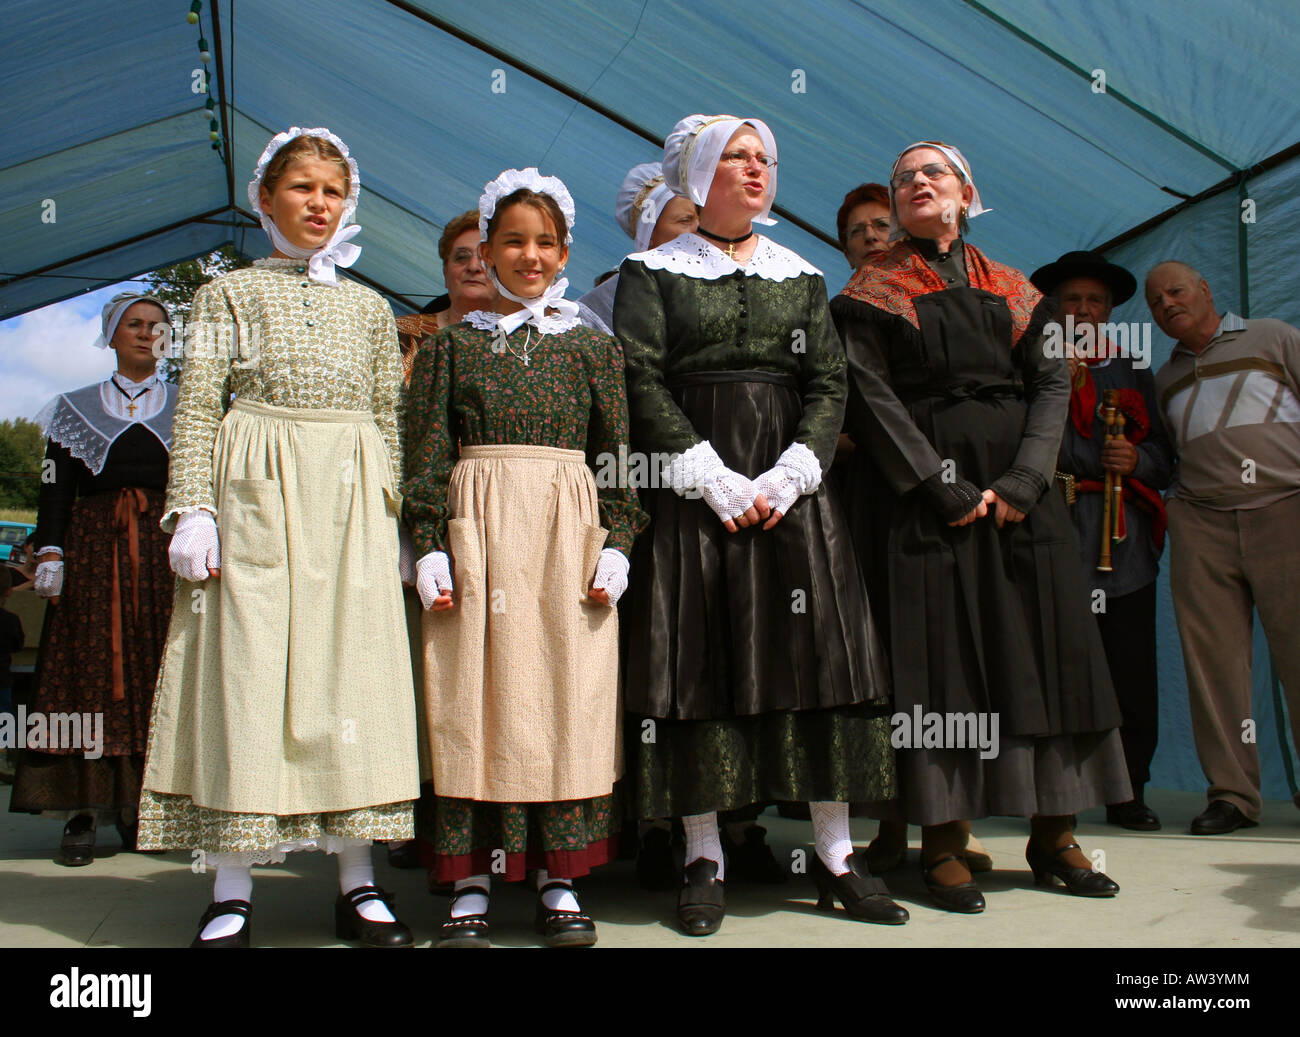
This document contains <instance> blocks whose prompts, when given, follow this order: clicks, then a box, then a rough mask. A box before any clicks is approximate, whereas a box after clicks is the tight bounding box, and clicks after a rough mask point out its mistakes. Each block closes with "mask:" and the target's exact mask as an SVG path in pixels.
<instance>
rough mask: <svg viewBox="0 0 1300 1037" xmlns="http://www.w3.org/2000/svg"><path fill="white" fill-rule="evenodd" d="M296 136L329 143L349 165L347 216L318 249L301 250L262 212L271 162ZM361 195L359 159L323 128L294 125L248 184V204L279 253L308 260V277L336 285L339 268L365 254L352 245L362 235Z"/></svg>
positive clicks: (277, 141) (278, 138)
mask: <svg viewBox="0 0 1300 1037" xmlns="http://www.w3.org/2000/svg"><path fill="white" fill-rule="evenodd" d="M295 137H320V138H321V139H322V140H327V141H329V142H330V143H331V144H333V145H334V146H335V147H336V148H338V149H339V154H341V155H342V156H343V160H344V161H345V162H346V163H347V166H348V174H349V176H348V180H349V183H348V196H347V198H345V199H344V201H343V215H342V216H341V217H340V218H339V225H338V229H337V230H335V232H334V236H333V237H332V238H330V240H329V241H328V242H326V243H325V244H324V245H323V246H321V247H320V248H317V249H305V248H299V247H298V246H297V245H294V244H293V243H292V242H290V241H289V240H288V239H287V238H286V237H285V236H284V235H283V234H282V233H281V232H280V229H279V228H278V227H277V226H276V225H275V222H274V221H273V220H272V219H271V217H270V216H268V215H267V214H266V213H264V212H263V211H262V201H261V197H262V180H263V179H264V178H265V177H266V169H267V167H268V166H269V165H270V164H271V159H273V158H275V155H276V152H278V151H279V150H280V149H281V148H282V147H284V146H285V145H286V144H288V143H289V141H291V140H293V139H294V138H295ZM360 196H361V173H360V171H359V170H358V169H357V162H356V159H354V158H353V157H352V155H351V154H350V153H349V152H348V146H347V145H346V144H344V143H343V141H342V140H340V139H339V138H338V137H336V136H335V135H334V134H332V133H331V132H330V131H329V130H327V129H325V128H324V127H323V126H318V127H315V128H313V129H302V128H301V127H299V126H292V127H290V128H289V130H288V131H286V132H284V133H277V134H276V135H275V136H274V137H272V138H271V142H270V143H269V144H267V146H266V149H265V150H264V151H263V152H262V157H261V158H259V159H258V160H257V168H255V169H254V170H253V179H252V180H250V181H249V182H248V204H249V206H250V207H251V209H252V211H253V212H255V213H257V214H258V216H259V217H260V218H261V221H262V229H263V230H264V231H266V233H267V236H268V237H269V238H270V239H271V243H272V244H273V245H274V246H275V248H276V250H277V251H279V252H283V253H284V254H285V255H286V256H291V257H292V258H294V259H305V260H308V275H307V276H308V277H309V278H311V280H313V281H319V282H320V283H322V284H328V285H332V286H337V285H338V279H337V278H336V277H335V274H334V268H335V266H341V267H349V266H351V265H352V264H353V263H355V262H356V261H357V257H358V256H360V255H361V246H360V245H353V244H352V243H351V239H352V238H354V237H356V236H357V235H358V234H360V233H361V227H360V225H358V224H355V223H352V218H353V216H354V215H355V214H356V211H357V199H358V198H359V197H360ZM349 224H351V226H349Z"/></svg>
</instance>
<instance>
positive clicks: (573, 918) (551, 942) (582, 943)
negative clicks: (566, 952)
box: [533, 882, 596, 947]
mask: <svg viewBox="0 0 1300 1037" xmlns="http://www.w3.org/2000/svg"><path fill="white" fill-rule="evenodd" d="M548 889H564V890H567V891H568V892H570V893H572V892H573V886H571V885H570V884H569V883H567V882H548V883H546V885H544V886H543V887H542V888H541V889H539V890H538V891H537V915H536V917H535V918H534V919H533V928H535V929H536V930H537V931H538V932H539V933H540V934H541V937H542V943H544V944H546V946H547V947H590V946H591V945H592V944H594V943H595V942H596V923H595V922H593V921H592V920H591V918H590V916H588V915H585V914H583V913H582V912H581V911H556V910H553V909H551V908H549V907H547V906H546V905H545V904H543V903H542V894H543V893H545V892H546V891H547V890H548Z"/></svg>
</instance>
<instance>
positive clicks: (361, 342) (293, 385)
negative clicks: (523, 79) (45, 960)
mask: <svg viewBox="0 0 1300 1037" xmlns="http://www.w3.org/2000/svg"><path fill="white" fill-rule="evenodd" d="M359 191H360V177H359V174H358V172H357V166H356V162H355V161H353V160H352V159H351V158H350V157H349V156H348V150H347V146H346V145H345V144H344V143H343V142H342V141H341V140H339V139H338V138H337V137H335V136H334V135H333V134H332V133H330V132H329V131H328V130H325V129H311V130H300V129H298V128H297V127H295V128H293V129H291V130H290V131H289V132H288V133H282V134H279V135H278V136H276V137H275V138H274V139H273V140H272V141H271V143H270V144H269V145H268V146H267V148H266V150H265V151H264V152H263V153H262V157H261V160H260V161H259V162H258V165H257V170H256V172H255V174H254V177H253V181H252V183H250V184H249V189H248V197H249V203H250V205H251V206H252V208H253V209H254V210H255V211H258V212H260V213H262V214H263V217H262V226H263V228H264V229H265V230H266V232H267V234H268V235H269V236H270V238H271V241H272V243H273V244H274V245H275V251H274V253H273V254H272V257H271V258H270V259H264V260H259V261H258V262H257V263H256V264H255V265H254V266H253V267H252V268H251V269H247V270H238V271H234V272H232V273H228V274H225V275H224V276H222V277H220V278H218V279H217V280H215V281H213V282H212V283H211V284H209V285H205V286H204V287H202V288H200V289H199V291H198V293H197V294H196V295H195V297H194V307H193V311H192V313H191V317H190V322H189V327H188V328H187V329H186V336H185V359H184V361H183V367H182V372H181V390H180V402H179V405H178V407H177V413H176V427H175V442H174V446H173V451H172V464H171V477H170V482H169V484H168V487H167V502H166V505H165V507H166V514H165V515H164V517H163V521H162V525H163V528H164V529H165V530H166V531H168V532H171V531H172V530H173V529H174V530H175V536H174V537H173V539H172V545H171V562H172V568H173V569H174V570H175V572H176V574H177V575H178V576H180V581H179V583H178V585H177V591H176V606H175V608H174V610H173V614H172V625H171V631H170V634H169V637H168V644H167V649H166V652H165V654H164V657H163V664H162V671H161V673H160V675H159V681H158V690H157V693H156V695H155V698H154V709H153V717H152V721H151V724H150V732H149V751H148V758H147V762H146V767H145V777H144V792H143V794H142V796H141V801H140V835H139V845H140V848H141V849H175V848H197V849H199V850H201V851H203V854H202V858H201V859H202V861H203V862H204V864H205V866H206V867H212V866H214V865H215V867H216V883H215V895H214V896H213V904H212V905H211V907H209V908H208V910H207V912H206V913H205V914H204V916H203V919H202V921H201V922H200V927H199V933H198V935H197V936H196V937H195V940H194V946H197V947H229V946H248V943H249V930H250V911H251V903H250V895H251V893H252V877H251V872H250V865H252V864H268V863H272V862H276V861H283V860H284V858H285V854H286V853H289V852H291V851H293V850H302V849H316V850H324V851H325V852H327V853H333V854H337V855H338V859H339V891H340V895H339V897H338V899H337V901H336V902H335V905H334V922H335V935H336V936H338V937H339V938H340V939H353V940H358V941H360V942H361V943H364V944H369V945H371V946H382V947H401V946H411V944H412V938H411V933H410V930H409V929H407V928H406V926H404V925H403V924H402V923H401V922H399V921H398V920H397V919H396V918H395V917H394V915H393V914H392V912H391V911H390V910H389V909H388V904H389V899H390V898H389V897H388V896H387V894H385V893H384V891H383V890H381V889H377V888H376V887H375V884H374V872H373V867H372V865H371V860H370V844H371V841H372V840H375V839H379V840H388V839H404V838H409V837H410V836H411V835H412V832H413V810H412V801H413V800H414V799H415V798H416V796H417V794H418V785H419V775H418V767H417V762H416V733H415V706H414V702H415V699H414V689H413V687H412V682H411V664H410V655H409V652H408V650H407V643H406V631H405V622H404V619H403V610H402V589H401V584H400V581H399V571H398V557H399V547H398V517H399V513H400V510H401V497H400V495H399V494H398V492H397V486H396V481H395V475H396V473H398V472H400V470H401V454H400V449H399V445H398V436H397V431H398V430H397V399H398V393H399V391H400V388H401V366H400V360H399V355H398V348H397V331H396V327H395V325H394V322H393V315H392V311H391V310H390V309H389V307H388V305H387V303H385V302H384V300H383V299H382V298H381V297H380V296H379V295H377V294H376V293H375V292H373V291H371V290H370V289H368V288H365V287H363V286H362V285H360V284H357V283H356V282H354V281H348V280H340V279H339V278H338V277H337V276H336V273H335V267H336V266H350V265H351V264H352V263H353V262H354V261H355V260H356V258H357V254H358V253H359V251H360V249H359V248H358V247H357V246H356V245H353V244H350V242H349V239H350V238H352V237H354V236H355V235H356V234H357V232H358V231H359V230H360V228H359V227H357V226H355V225H352V226H349V224H350V223H351V220H352V215H353V212H354V211H355V209H356V204H357V197H358V194H359ZM232 396H233V397H234V403H233V404H231V402H230V401H231V397H232Z"/></svg>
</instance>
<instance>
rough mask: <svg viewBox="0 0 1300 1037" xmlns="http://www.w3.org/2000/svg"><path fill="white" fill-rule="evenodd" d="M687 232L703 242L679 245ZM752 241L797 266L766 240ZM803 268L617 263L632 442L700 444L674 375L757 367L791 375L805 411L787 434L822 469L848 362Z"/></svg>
mask: <svg viewBox="0 0 1300 1037" xmlns="http://www.w3.org/2000/svg"><path fill="white" fill-rule="evenodd" d="M687 239H690V240H692V241H701V242H702V239H698V238H697V237H696V236H695V235H683V236H682V237H681V238H678V239H677V244H678V247H680V243H681V242H683V241H685V240H687ZM664 247H665V248H667V247H668V246H664ZM709 247H711V246H709ZM760 247H763V248H767V249H769V250H778V251H779V252H780V253H782V254H783V255H785V256H789V257H793V259H794V260H795V261H797V262H799V263H801V264H802V261H801V260H798V257H795V256H794V254H793V253H789V252H787V251H786V250H784V249H779V247H778V246H774V245H772V244H771V243H769V242H767V241H766V240H764V242H762V244H761V245H760ZM643 255H646V254H643ZM648 255H651V256H653V255H654V253H649V254H648ZM755 255H756V256H757V255H758V253H757V251H756V253H755ZM751 263H753V260H752V259H751ZM732 265H734V264H732ZM802 265H803V267H804V268H805V269H804V270H801V271H798V272H793V273H792V274H791V276H785V277H784V279H782V280H774V279H770V278H768V277H765V276H758V275H756V274H754V273H746V272H745V271H744V270H743V269H738V270H736V271H734V272H732V273H726V274H723V275H722V276H719V277H715V278H713V279H707V278H705V277H697V276H690V275H688V274H684V273H676V272H673V271H672V270H670V269H654V268H653V267H652V265H647V263H646V262H645V261H643V259H642V258H641V257H629V258H628V259H626V260H624V262H623V265H622V267H621V268H620V270H619V280H618V294H617V295H616V297H615V301H614V332H615V334H616V335H617V336H618V338H619V341H620V342H621V343H622V345H623V353H624V356H625V358H626V364H627V394H628V409H629V415H630V418H631V423H632V444H633V447H634V448H635V449H637V450H639V451H646V452H665V453H679V452H681V451H685V450H687V449H689V448H690V447H692V446H694V445H695V444H696V443H698V442H700V440H701V436H700V435H699V434H698V433H697V432H696V431H695V429H694V428H692V426H691V423H690V422H689V421H688V420H687V418H686V416H685V415H684V414H683V413H682V411H681V408H680V407H679V406H678V405H677V403H676V402H675V401H674V399H673V395H672V388H673V383H674V380H675V379H678V378H681V377H682V376H685V375H689V374H696V373H699V372H706V371H707V372H727V371H762V372H768V373H771V374H784V375H789V376H792V377H793V378H795V379H796V381H797V383H798V385H799V390H800V394H801V396H802V398H803V415H802V417H801V418H800V420H799V424H798V428H797V431H796V433H795V437H794V439H795V441H796V442H799V443H803V444H804V445H805V446H807V447H808V448H809V449H810V450H812V451H813V452H814V453H815V454H816V455H817V457H818V459H819V460H820V461H821V463H822V470H823V471H825V470H826V469H827V468H829V467H830V463H831V460H832V459H833V458H834V455H835V444H836V442H837V439H838V437H839V432H840V427H841V426H842V424H843V420H844V404H845V399H846V396H847V381H846V379H847V374H846V364H845V357H844V350H843V349H842V348H841V346H840V341H839V338H838V337H837V335H836V332H835V327H834V325H833V324H832V322H831V317H830V310H829V308H828V306H827V300H826V283H825V281H824V280H823V279H822V277H821V275H820V274H816V273H811V272H808V271H810V270H811V268H808V267H807V265H806V264H802Z"/></svg>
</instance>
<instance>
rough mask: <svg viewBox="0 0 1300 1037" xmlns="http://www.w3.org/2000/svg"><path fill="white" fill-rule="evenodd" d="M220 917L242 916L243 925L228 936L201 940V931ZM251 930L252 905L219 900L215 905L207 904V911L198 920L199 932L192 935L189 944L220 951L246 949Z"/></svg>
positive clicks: (246, 902)
mask: <svg viewBox="0 0 1300 1037" xmlns="http://www.w3.org/2000/svg"><path fill="white" fill-rule="evenodd" d="M221 915H243V917H244V924H243V925H241V926H240V927H239V929H238V930H237V931H236V932H233V933H231V934H230V935H229V936H220V937H218V938H217V939H215V940H205V939H203V930H204V929H206V928H207V927H208V923H209V922H211V921H212V920H213V919H214V918H217V917H219V916H221ZM252 928H253V905H252V904H250V903H249V902H248V901H247V900H221V901H218V902H217V903H215V904H209V905H208V909H207V910H206V911H204V912H203V917H202V918H200V919H199V931H198V932H197V933H195V934H194V942H193V943H191V944H190V946H191V947H207V948H212V949H222V948H227V947H244V948H247V947H248V942H249V937H250V934H251V932H252Z"/></svg>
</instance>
